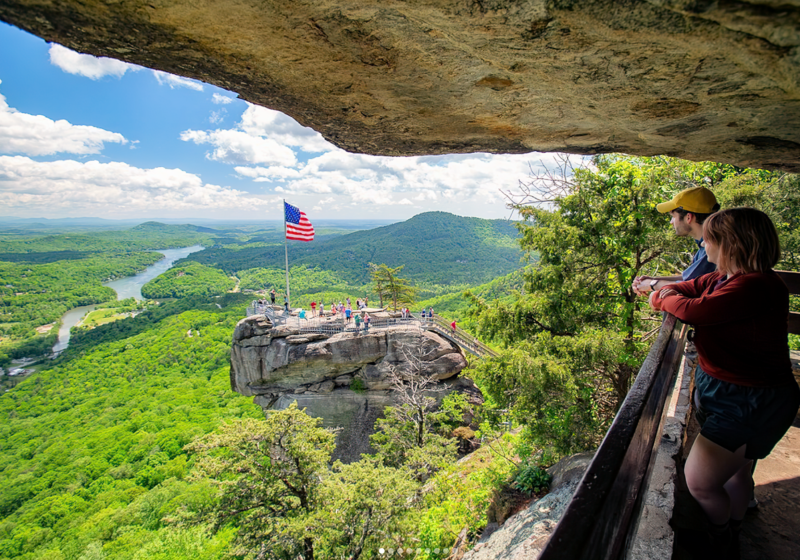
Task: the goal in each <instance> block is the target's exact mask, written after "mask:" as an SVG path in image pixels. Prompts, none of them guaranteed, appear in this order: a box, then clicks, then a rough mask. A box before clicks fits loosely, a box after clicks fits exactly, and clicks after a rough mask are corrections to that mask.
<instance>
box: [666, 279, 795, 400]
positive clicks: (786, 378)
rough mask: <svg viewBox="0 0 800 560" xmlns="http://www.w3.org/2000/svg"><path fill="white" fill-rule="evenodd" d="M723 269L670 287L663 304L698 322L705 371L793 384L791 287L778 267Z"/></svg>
mask: <svg viewBox="0 0 800 560" xmlns="http://www.w3.org/2000/svg"><path fill="white" fill-rule="evenodd" d="M722 278H724V276H723V275H722V274H721V273H719V272H712V273H711V274H705V275H703V276H701V277H700V278H695V279H694V280H690V281H688V282H681V283H679V284H672V285H670V286H669V287H670V288H672V289H673V290H675V291H676V292H678V294H672V295H668V296H666V297H665V298H659V297H658V296H656V300H657V302H659V303H660V305H661V309H662V310H664V311H667V312H669V313H672V314H673V315H675V316H676V317H678V318H679V319H680V320H681V321H683V322H685V323H689V324H691V325H694V329H695V335H694V342H695V345H696V346H697V355H698V359H699V361H700V366H701V367H702V368H703V370H704V371H705V372H706V373H708V374H709V375H711V376H712V377H716V378H717V379H721V380H722V381H727V382H729V383H734V384H736V385H745V386H749V387H780V386H783V385H787V384H789V383H794V378H793V376H792V364H791V361H790V360H789V346H788V343H787V339H786V334H787V331H788V327H787V319H788V317H789V290H788V289H787V288H786V284H784V283H783V280H781V279H780V278H779V277H778V275H777V274H775V273H774V272H772V271H770V272H763V273H762V272H752V273H749V274H742V273H737V274H734V275H733V276H731V277H730V278H728V279H727V280H722V281H721V282H720V280H721V279H722Z"/></svg>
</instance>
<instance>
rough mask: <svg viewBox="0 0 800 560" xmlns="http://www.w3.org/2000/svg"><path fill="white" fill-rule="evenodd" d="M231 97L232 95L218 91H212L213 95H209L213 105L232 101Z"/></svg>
mask: <svg viewBox="0 0 800 560" xmlns="http://www.w3.org/2000/svg"><path fill="white" fill-rule="evenodd" d="M233 99H234V98H233V97H227V96H225V95H222V94H219V93H214V95H212V96H211V102H212V103H214V104H215V105H227V104H228V103H232V102H233Z"/></svg>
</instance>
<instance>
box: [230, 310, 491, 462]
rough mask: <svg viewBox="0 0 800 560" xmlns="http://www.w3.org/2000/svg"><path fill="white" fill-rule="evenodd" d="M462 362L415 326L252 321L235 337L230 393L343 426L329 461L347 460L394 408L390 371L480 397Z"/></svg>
mask: <svg viewBox="0 0 800 560" xmlns="http://www.w3.org/2000/svg"><path fill="white" fill-rule="evenodd" d="M466 365H467V362H466V360H465V358H464V355H463V354H462V353H461V350H460V349H459V348H458V347H457V346H456V345H454V344H453V343H451V342H450V341H448V340H446V339H444V338H442V337H440V336H438V335H437V334H435V333H432V332H427V331H423V330H421V329H419V328H418V327H413V326H395V327H388V328H381V329H372V330H370V331H369V332H366V333H365V332H363V331H361V332H360V333H354V332H343V333H338V334H334V335H327V334H322V333H302V332H300V331H299V330H298V329H293V328H287V327H282V326H279V327H275V328H273V326H272V324H271V323H270V321H269V320H268V319H266V318H265V317H263V316H252V317H248V318H246V319H243V320H241V321H240V322H239V324H238V325H236V330H235V331H234V334H233V345H232V348H231V388H232V389H233V390H234V391H236V392H238V393H241V394H242V395H249V396H254V397H255V399H254V400H255V402H256V403H257V404H259V405H260V406H261V407H262V408H264V409H265V410H269V409H283V408H285V407H287V406H289V405H290V404H291V403H292V402H295V401H296V402H297V405H298V406H299V407H300V408H305V409H306V412H307V413H308V414H310V415H311V416H315V417H318V418H322V419H323V425H324V426H326V427H332V428H333V427H335V428H341V431H340V432H339V434H338V436H337V450H336V453H335V455H334V458H336V459H342V460H345V461H347V460H352V459H357V458H358V457H359V456H360V454H361V453H366V452H368V451H369V435H370V434H371V433H372V427H373V425H374V423H375V420H376V419H378V418H379V417H380V416H381V414H382V413H383V409H384V408H385V407H386V406H392V405H394V404H396V401H395V399H394V395H393V392H392V390H391V382H390V377H391V373H392V371H393V370H394V371H398V372H416V373H419V374H422V375H430V376H433V377H435V378H436V379H438V380H439V382H440V383H441V385H443V386H444V387H445V388H446V389H448V391H449V390H459V391H462V392H466V393H469V394H470V395H471V396H472V397H473V398H476V399H480V392H479V391H478V389H477V388H476V387H475V385H474V383H472V381H471V380H469V379H466V378H459V377H458V374H459V372H461V370H462V369H464V367H466ZM448 391H442V392H439V393H435V394H436V395H437V396H439V397H441V396H443V395H444V394H446V393H447V392H448Z"/></svg>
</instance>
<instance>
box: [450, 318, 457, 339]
mask: <svg viewBox="0 0 800 560" xmlns="http://www.w3.org/2000/svg"><path fill="white" fill-rule="evenodd" d="M450 330H451V331H453V336H455V334H456V322H455V321H453V322H452V323H450Z"/></svg>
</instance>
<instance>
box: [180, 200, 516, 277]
mask: <svg viewBox="0 0 800 560" xmlns="http://www.w3.org/2000/svg"><path fill="white" fill-rule="evenodd" d="M517 238H518V234H517V231H516V228H515V226H514V224H513V222H510V221H507V220H485V219H482V218H465V217H461V216H456V215H453V214H449V213H447V212H426V213H423V214H419V215H417V216H414V217H413V218H411V219H409V220H407V221H405V222H400V223H397V224H391V225H388V226H383V227H378V228H375V229H371V230H366V231H356V232H353V233H349V234H345V235H338V236H333V237H331V238H325V239H321V240H316V241H313V242H310V243H302V242H290V246H289V264H290V266H301V265H305V266H307V267H311V268H314V267H318V268H321V269H325V270H330V271H333V272H335V273H337V275H339V276H341V277H342V278H345V279H347V280H348V281H350V282H354V283H365V282H368V281H369V271H368V264H369V263H370V262H373V263H384V264H387V265H389V266H393V267H396V266H400V265H405V268H404V269H403V276H404V277H405V278H408V279H410V280H414V281H423V280H424V281H429V282H434V283H439V284H455V283H464V282H468V283H470V284H473V285H474V284H480V283H483V282H488V281H489V280H491V279H493V278H495V277H497V276H502V275H505V274H508V273H510V272H512V271H513V270H516V269H518V268H520V258H521V256H522V253H521V252H520V250H519V247H518V244H517ZM284 258H285V257H284V249H283V247H281V246H273V247H249V248H243V249H240V250H237V251H231V250H227V249H226V248H224V247H221V246H214V247H211V248H209V249H206V250H204V251H200V252H197V253H194V254H192V255H191V256H189V257H188V258H187V260H192V261H197V262H200V263H202V264H205V265H207V266H213V267H215V268H219V269H221V270H223V271H224V272H226V273H227V274H235V273H237V272H239V271H241V270H248V269H252V268H257V267H264V268H273V267H283V266H284Z"/></svg>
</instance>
